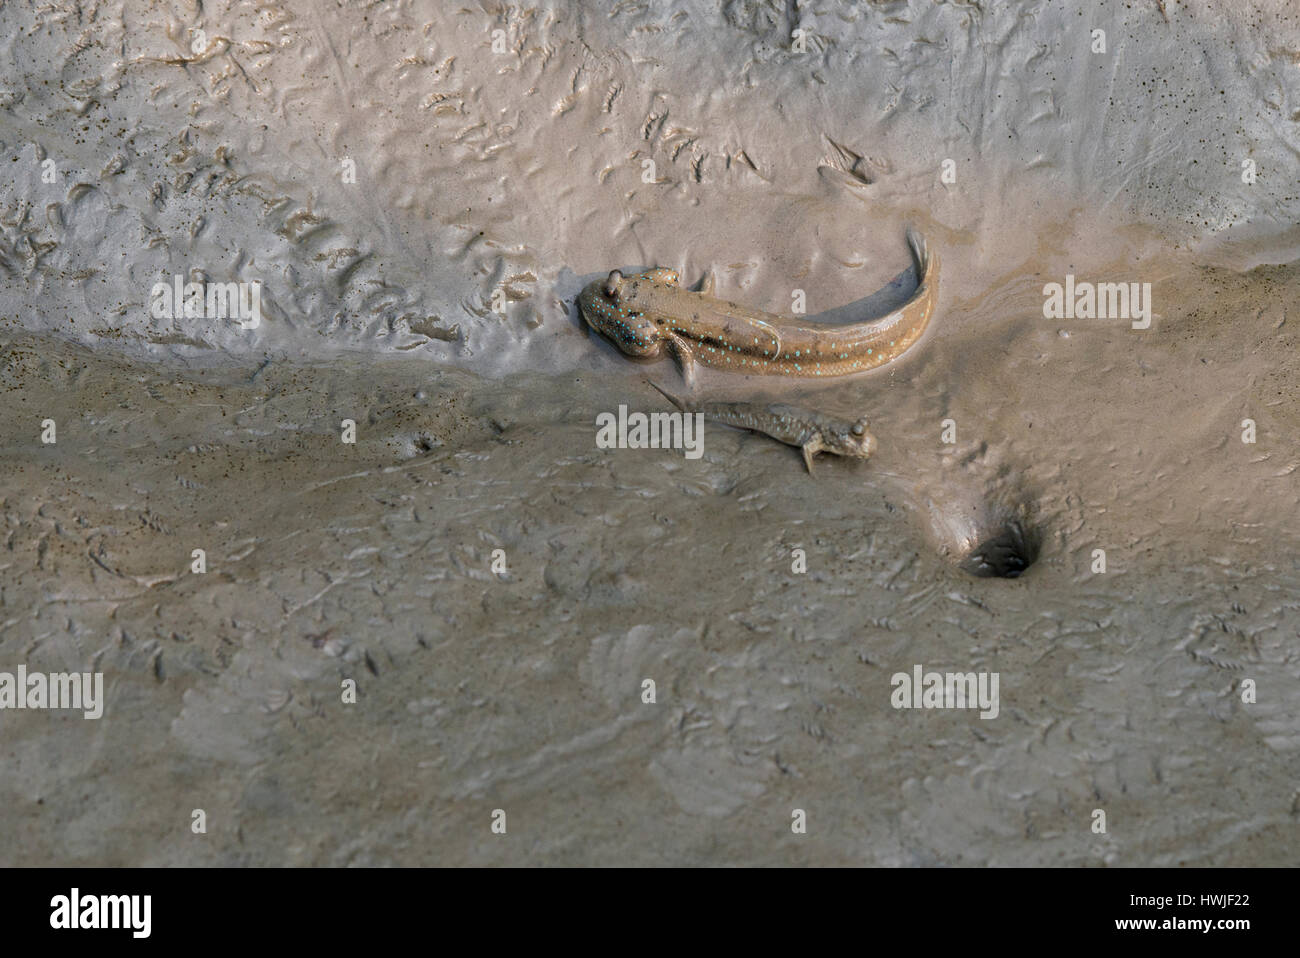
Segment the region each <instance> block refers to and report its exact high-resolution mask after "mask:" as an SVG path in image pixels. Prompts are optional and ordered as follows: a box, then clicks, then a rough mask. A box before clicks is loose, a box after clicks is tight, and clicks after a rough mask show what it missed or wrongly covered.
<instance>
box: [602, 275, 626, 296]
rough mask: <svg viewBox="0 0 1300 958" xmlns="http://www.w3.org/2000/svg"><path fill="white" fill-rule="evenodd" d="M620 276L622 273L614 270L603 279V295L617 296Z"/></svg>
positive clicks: (621, 276)
mask: <svg viewBox="0 0 1300 958" xmlns="http://www.w3.org/2000/svg"><path fill="white" fill-rule="evenodd" d="M622 278H623V274H622V273H620V272H619V271H618V270H614V271H613V272H611V273H610V274H609V278H608V279H606V280H605V295H606V296H608V297H609V298H610V299H614V298H615V297H617V296H618V284H619V280H621V279H622Z"/></svg>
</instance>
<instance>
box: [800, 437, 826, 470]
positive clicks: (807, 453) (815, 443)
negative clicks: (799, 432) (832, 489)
mask: <svg viewBox="0 0 1300 958" xmlns="http://www.w3.org/2000/svg"><path fill="white" fill-rule="evenodd" d="M801 448H802V450H803V464H804V465H805V466H807V467H808V475H810V476H811V475H812V474H813V456H815V455H817V453H819V452H821V451H822V450H823V449H824V448H825V447H824V446H823V445H822V437H821V436H820V435H818V436H814V437H813V438H812V439H809V440H808V441H807V442H806V443H804V444H803V446H802V447H801Z"/></svg>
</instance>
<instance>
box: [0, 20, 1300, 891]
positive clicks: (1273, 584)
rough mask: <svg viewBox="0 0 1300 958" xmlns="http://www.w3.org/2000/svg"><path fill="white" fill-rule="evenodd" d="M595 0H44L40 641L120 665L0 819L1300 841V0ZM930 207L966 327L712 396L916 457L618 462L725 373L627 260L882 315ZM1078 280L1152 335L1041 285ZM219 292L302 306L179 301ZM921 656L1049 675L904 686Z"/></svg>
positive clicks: (327, 844) (81, 855)
mask: <svg viewBox="0 0 1300 958" xmlns="http://www.w3.org/2000/svg"><path fill="white" fill-rule="evenodd" d="M594 6H595V5H590V4H572V5H570V4H564V3H558V2H557V3H553V4H548V5H543V6H540V7H537V8H528V9H523V10H521V9H519V8H513V7H511V8H504V7H503V8H497V7H495V6H494V5H493V4H489V3H484V4H477V5H476V4H470V5H467V6H465V7H463V8H457V10H456V11H454V12H451V13H448V12H445V10H444V8H443V5H441V4H421V3H397V4H384V5H380V6H374V5H363V4H340V5H336V4H317V3H309V2H280V3H275V2H272V3H264V4H260V5H259V7H258V9H259V10H262V11H263V13H264V14H265V15H264V16H259V17H256V18H252V17H246V16H244V15H243V14H239V11H240V10H241V9H243V8H241V7H238V6H237V5H233V4H231V5H227V4H220V3H218V4H208V3H205V4H203V5H202V8H201V9H200V8H198V7H196V6H194V5H189V4H183V3H176V4H167V3H146V2H143V0H127V2H124V3H118V4H109V5H100V6H99V7H96V10H95V11H89V10H85V9H82V8H81V7H80V6H79V5H75V4H72V3H71V2H65V0H55V2H51V3H47V4H43V5H42V6H41V7H40V9H39V10H33V9H31V8H29V7H27V6H26V5H22V4H5V5H3V6H0V26H4V27H5V29H4V30H3V31H0V35H2V36H4V37H6V39H5V40H3V41H2V43H0V46H2V47H3V58H0V59H2V62H3V72H2V75H0V86H2V89H0V140H2V141H3V145H2V147H0V156H3V158H4V159H5V160H6V164H5V166H6V170H7V171H8V170H10V169H12V171H13V175H12V176H11V177H9V178H7V180H6V183H5V185H3V186H2V187H0V210H2V212H3V216H0V241H2V245H0V283H2V285H0V396H3V415H0V511H2V513H3V530H2V531H0V536H2V539H0V671H6V670H8V671H12V670H13V669H14V668H15V667H16V666H17V665H19V664H22V665H25V666H26V668H27V669H28V670H29V671H47V672H55V671H70V670H78V671H80V670H95V671H101V672H103V674H104V676H105V687H106V692H107V702H106V705H105V711H104V716H103V717H102V718H101V719H99V720H94V721H86V720H83V719H82V718H81V716H80V715H79V714H76V713H70V712H64V711H34V710H28V711H8V710H6V711H5V712H3V713H0V756H2V758H0V831H2V832H3V834H4V835H5V836H6V840H5V842H4V843H3V844H0V849H2V850H0V863H2V864H6V865H13V864H35V863H41V864H69V865H131V864H149V865H179V864H230V865H237V864H244V865H280V864H300V865H346V864H358V865H362V864H386V865H387V864H400V865H417V864H444V865H457V864H641V865H655V864H710V865H712V864H784V863H794V864H823V865H824V864H843V865H848V864H867V865H985V864H996V865H1116V866H1128V865H1208V864H1218V865H1286V864H1294V863H1295V861H1296V855H1297V852H1298V851H1300V840H1298V838H1297V835H1298V831H1297V826H1298V825H1300V652H1298V650H1300V523H1298V522H1297V516H1298V515H1300V475H1298V473H1300V349H1298V347H1300V334H1298V332H1297V330H1298V328H1300V326H1298V324H1300V261H1298V260H1297V250H1298V249H1300V235H1297V233H1296V231H1295V225H1294V224H1295V223H1296V222H1297V216H1298V215H1300V199H1298V198H1297V195H1296V186H1295V184H1296V183H1297V182H1300V176H1298V175H1296V174H1297V159H1296V158H1297V157H1300V150H1297V144H1300V103H1298V102H1297V99H1296V90H1297V86H1296V80H1297V74H1296V69H1297V68H1296V66H1295V64H1296V62H1297V57H1298V56H1300V54H1297V51H1300V24H1297V22H1296V20H1295V16H1294V13H1292V12H1288V8H1287V5H1286V4H1282V3H1278V4H1272V5H1267V4H1265V5H1262V9H1261V10H1254V8H1252V11H1251V12H1250V13H1249V15H1248V14H1247V12H1242V13H1240V14H1235V13H1228V12H1216V11H1213V10H1211V9H1210V8H1209V7H1208V5H1201V4H1195V3H1193V4H1173V3H1170V4H1166V5H1163V6H1160V5H1156V4H1131V5H1124V4H1108V3H1099V4H1089V5H1085V6H1084V7H1082V8H1079V9H1075V8H1074V7H1063V6H1061V5H1057V4H1046V3H1044V4H1035V3H1014V4H997V5H993V9H990V10H988V11H984V10H982V9H981V8H980V7H978V6H976V5H973V4H943V3H929V2H921V0H915V2H912V3H910V4H885V5H882V4H863V5H853V6H849V5H843V6H839V5H827V7H828V9H826V10H818V11H812V10H805V11H803V13H802V14H801V15H802V16H804V17H805V18H806V23H807V25H808V27H809V29H810V30H811V47H810V49H811V52H810V53H808V54H805V55H804V58H803V59H799V58H796V57H794V56H793V55H792V54H791V52H790V51H789V49H788V36H789V32H790V29H791V27H792V24H791V23H790V22H788V21H789V12H788V11H789V9H791V5H789V4H783V3H770V4H769V3H760V2H752V3H740V2H728V3H720V4H715V3H706V2H703V0H699V2H695V0H681V2H678V3H675V4H647V5H619V6H618V8H617V9H616V10H615V12H613V13H612V14H609V15H606V14H605V13H603V12H602V13H599V14H597V13H594V12H592V9H594ZM800 6H801V5H794V9H798V8H800ZM74 7H76V9H74ZM363 10H366V11H370V12H369V13H368V14H366V15H364V16H363ZM237 14H238V15H237ZM1084 14H1086V15H1084ZM1095 24H1102V25H1104V26H1105V27H1106V28H1107V30H1108V33H1109V36H1110V42H1111V47H1110V50H1111V52H1110V54H1109V55H1108V56H1106V57H1099V56H1095V55H1093V54H1091V53H1089V51H1088V42H1089V40H1088V37H1089V28H1090V26H1091V25H1095ZM199 27H201V28H203V29H205V31H206V36H207V38H208V40H209V41H210V42H211V44H213V45H212V46H209V47H206V48H204V51H205V52H203V53H201V54H195V53H194V52H193V46H192V40H193V37H192V31H193V30H194V29H195V28H199ZM498 27H500V28H502V29H505V30H506V31H507V37H508V40H509V52H508V54H506V55H503V56H501V57H494V56H493V55H491V54H490V53H489V45H490V43H491V31H492V30H493V29H496V28H498ZM947 157H955V158H957V159H958V160H959V163H958V169H959V171H960V172H959V179H958V184H957V185H956V186H953V185H945V184H942V183H941V182H940V180H939V177H938V170H939V169H940V165H941V162H942V160H943V159H944V158H947ZM1243 157H1253V158H1254V159H1255V160H1256V161H1257V163H1258V166H1259V168H1260V170H1261V174H1260V178H1259V180H1258V181H1257V182H1256V183H1255V184H1254V185H1253V186H1247V185H1245V184H1244V183H1243V182H1242V180H1241V179H1240V177H1239V175H1238V173H1239V171H1240V160H1241V159H1242V158H1243ZM48 158H53V159H55V160H56V169H57V170H58V178H57V181H56V182H55V183H52V184H46V183H44V182H42V180H41V171H42V166H41V164H42V162H43V161H44V160H45V159H48ZM347 158H350V159H353V160H354V161H355V162H356V164H357V169H358V182H357V183H354V184H348V183H345V182H343V181H342V180H341V179H340V177H339V175H338V170H339V168H340V164H341V162H342V160H344V159H347ZM647 159H652V160H655V161H656V165H657V171H658V172H657V179H655V180H654V182H652V183H649V184H647V183H644V182H643V181H642V178H641V174H642V169H643V167H642V163H643V161H644V160H647ZM905 223H913V224H916V225H918V226H919V227H920V228H922V230H923V231H924V232H925V234H926V236H927V238H928V239H929V241H930V242H931V243H932V244H934V245H935V247H936V248H937V249H939V250H940V252H941V254H942V256H943V263H944V274H943V276H942V277H941V281H940V297H941V299H940V305H939V309H938V311H937V313H936V316H935V319H934V322H933V328H932V329H931V331H930V332H928V333H927V335H926V336H925V338H924V339H923V340H922V341H921V343H920V344H919V345H918V346H916V347H915V348H914V349H913V350H912V351H911V352H909V354H908V355H906V356H905V357H903V358H902V359H901V360H900V361H899V362H897V363H895V364H893V365H891V366H889V367H886V368H884V369H881V370H879V371H877V372H875V373H872V374H869V375H866V376H863V377H857V378H853V379H845V380H840V381H836V382H833V383H815V384H808V383H788V382H786V383H783V382H780V381H773V380H768V379H763V378H746V377H729V376H726V375H724V374H718V373H709V372H706V373H705V374H704V376H703V379H702V385H701V391H702V393H703V394H705V395H708V396H710V397H716V398H726V399H761V398H778V399H780V400H781V401H785V402H794V403H800V404H803V405H806V406H809V407H811V408H817V409H820V410H822V411H825V412H827V413H832V414H835V415H840V416H844V417H851V418H856V417H857V416H859V415H863V414H866V415H868V416H870V418H871V428H872V431H873V432H874V433H875V435H876V437H877V439H878V440H879V451H878V452H877V454H876V455H875V456H874V457H873V458H872V459H871V460H870V461H869V462H865V463H858V462H845V461H838V460H834V459H833V458H830V457H822V459H820V460H819V462H818V468H817V474H816V476H815V477H810V476H808V475H807V474H806V473H805V472H804V468H803V465H802V462H801V460H800V457H799V454H798V452H797V450H794V449H791V448H789V447H787V446H783V445H780V444H778V443H775V442H772V441H771V440H769V439H767V438H764V437H762V436H758V435H753V434H749V433H745V432H741V431H737V430H731V429H727V428H725V427H721V426H709V427H706V433H705V452H704V455H703V457H702V458H701V459H698V460H694V461H692V460H688V459H686V458H685V457H684V456H683V455H682V454H681V452H680V451H674V450H632V449H619V450H604V449H598V448H597V447H596V444H595V431H596V430H595V417H596V416H597V415H598V414H599V413H602V412H611V411H615V410H616V409H617V408H618V406H619V405H620V404H627V405H628V406H629V407H631V408H632V409H635V410H644V411H652V410H665V409H666V408H667V406H666V403H665V402H664V400H663V398H662V397H661V396H659V395H658V394H657V393H656V392H654V390H652V389H650V388H649V387H648V386H647V385H645V383H644V381H643V380H644V378H645V377H646V376H651V377H653V378H655V380H656V381H658V382H661V383H663V384H664V385H665V386H667V387H668V388H670V389H671V390H674V391H681V384H680V380H679V377H678V373H677V370H676V369H675V368H674V367H673V366H672V364H671V363H670V362H664V363H661V364H658V365H649V366H647V365H640V364H633V363H630V362H629V361H627V360H626V359H624V358H623V357H622V356H620V355H619V354H618V353H617V351H616V350H614V349H613V348H612V347H610V346H609V345H608V344H606V343H604V342H602V341H599V340H597V339H596V338H594V337H591V336H588V335H587V334H586V333H585V332H584V330H583V329H582V327H581V326H580V324H579V323H578V322H577V320H576V317H575V314H574V310H573V297H574V295H575V294H576V293H577V291H578V289H580V288H581V285H582V283H583V282H584V281H586V280H587V279H589V278H590V277H592V276H594V275H601V274H603V273H604V272H606V271H608V270H609V269H611V268H614V267H620V268H624V269H627V268H629V267H635V266H646V265H656V264H658V265H665V266H671V267H673V268H677V269H680V270H681V271H682V273H683V276H684V278H685V279H686V280H687V281H688V282H693V281H694V280H695V279H696V278H697V277H698V275H699V273H700V272H701V271H702V270H703V269H705V268H708V267H713V268H715V269H716V270H717V273H718V280H719V292H720V294H721V295H725V296H727V297H729V298H733V299H743V301H744V302H746V303H750V304H752V305H754V306H756V307H759V308H765V309H770V310H773V311H782V310H785V309H788V304H789V302H790V295H791V290H792V288H802V289H805V291H806V292H807V293H808V298H809V311H810V312H812V313H818V312H826V311H834V310H837V309H840V310H842V308H843V307H844V306H845V304H849V303H855V302H861V301H867V302H875V303H879V302H884V301H886V300H888V299H889V297H890V295H894V294H897V293H898V291H897V290H895V291H894V294H891V293H890V292H889V291H886V292H884V293H879V294H877V293H876V291H877V290H880V289H881V288H882V287H885V286H887V285H888V284H890V282H891V279H892V278H895V277H898V275H899V270H900V269H902V268H903V267H904V266H905V265H906V262H907V255H906V246H905V244H904V241H903V227H904V224H905ZM1288 264H1289V265H1288ZM1066 273H1073V274H1076V275H1077V276H1079V277H1080V278H1081V279H1085V278H1086V279H1093V280H1102V281H1115V282H1121V281H1123V282H1129V281H1141V282H1150V283H1152V285H1153V297H1154V302H1155V304H1156V313H1157V316H1156V318H1155V319H1154V321H1153V323H1152V325H1151V328H1150V329H1146V330H1135V329H1132V328H1131V327H1130V325H1129V323H1128V322H1126V321H1124V320H1097V319H1080V320H1049V319H1045V318H1044V316H1043V292H1042V290H1043V286H1044V284H1045V283H1048V282H1059V281H1061V280H1063V278H1064V276H1065V275H1066ZM176 274H179V275H183V276H185V277H186V278H192V277H198V278H202V277H204V276H207V277H210V278H212V279H221V280H259V281H261V282H263V283H264V288H265V290H266V303H267V314H266V317H265V321H264V322H263V323H262V325H261V326H260V327H259V328H258V329H256V330H251V331H250V330H242V329H240V328H239V327H238V326H237V325H235V324H232V323H228V322H227V323H222V322H213V321H211V320H210V319H184V318H182V319H177V320H158V319H155V318H153V317H152V316H151V315H150V311H149V308H148V298H149V294H150V287H151V286H152V284H153V283H155V282H157V281H159V280H166V279H168V278H169V277H171V276H172V275H176ZM497 290H501V291H503V293H504V306H503V307H502V309H500V310H496V309H494V308H493V304H492V298H493V293H494V292H495V291H497ZM873 294H875V295H877V297H878V298H877V299H875V300H871V299H869V297H871V296H872V295H873ZM837 315H838V314H837ZM46 419H52V420H54V421H55V423H56V426H57V442H56V443H54V444H45V443H42V442H41V438H40V437H41V431H42V425H41V424H42V422H43V421H44V420H46ZM1246 419H1250V420H1252V421H1253V422H1254V423H1255V428H1256V441H1255V442H1254V443H1244V442H1243V441H1242V438H1241V437H1242V422H1243V420H1246ZM344 420H352V421H354V422H355V424H356V440H357V441H356V442H355V443H354V444H347V443H344V442H343V441H341V438H340V436H341V424H342V422H343V421H344ZM948 420H951V423H952V428H954V429H955V441H954V442H951V443H947V442H944V441H943V439H942V436H943V432H944V430H945V421H948ZM1009 530H1011V532H1012V536H1011V540H1007V539H1005V538H1004V539H1003V541H1002V542H1001V545H1000V546H999V543H998V541H997V540H998V538H999V537H1000V536H1006V535H1007V534H1008V531H1009ZM1016 537H1019V538H1016ZM1029 540H1032V542H1033V545H1034V548H1033V550H1023V551H1027V552H1028V551H1032V552H1033V553H1034V554H1035V558H1034V561H1033V562H1032V564H1031V565H1030V566H1029V567H1028V568H1027V569H1025V570H1023V574H1022V575H1020V576H1019V577H1017V578H1002V577H996V576H995V577H978V576H975V575H972V574H971V572H970V569H971V568H972V564H971V562H972V560H971V558H970V554H971V552H972V550H977V549H979V548H981V547H983V548H985V550H986V551H987V553H988V554H989V555H997V554H1003V553H1005V552H1006V548H1007V541H1012V542H1013V551H1015V550H1018V549H1021V548H1022V547H1021V546H1020V545H1015V543H1016V542H1019V543H1024V542H1026V541H1029ZM999 548H1001V550H1002V551H1001V553H999V551H998V550H999ZM196 549H202V550H204V551H205V554H206V571H205V572H203V573H195V572H193V571H191V563H192V561H193V560H192V554H193V551H194V550H196ZM496 550H501V552H502V553H504V562H505V571H504V572H494V571H493V563H494V558H493V557H494V553H495V552H496ZM798 550H801V552H798ZM1095 550H1104V552H1105V558H1106V571H1105V572H1104V573H1103V572H1096V571H1094V569H1095V568H1096V561H1097V560H1096V556H1095ZM798 555H802V556H803V557H804V558H805V559H806V563H807V571H806V572H802V573H801V572H795V571H794V565H795V562H796V558H797V556H798ZM918 664H919V665H922V666H924V668H925V669H926V670H936V671H941V672H948V671H959V672H969V671H992V672H997V673H998V674H999V675H1000V677H1001V693H1000V711H999V714H998V716H997V718H995V719H987V720H986V719H981V718H980V717H979V716H978V715H977V714H976V713H975V712H973V711H922V710H897V709H895V708H893V707H892V706H891V701H890V698H891V676H892V675H893V674H894V673H897V672H910V671H911V670H912V668H913V667H914V666H915V665H918ZM647 679H650V680H653V681H654V683H655V687H656V701H655V703H654V704H646V703H644V702H643V701H642V687H643V686H642V683H643V682H644V681H645V680H647ZM348 680H352V681H355V683H356V689H357V698H356V702H355V704H348V703H345V702H344V701H343V694H342V690H343V686H344V684H345V683H346V682H347V681H348ZM1248 683H1254V686H1255V689H1256V700H1255V701H1254V702H1250V703H1248V702H1246V701H1243V699H1244V698H1246V697H1248V696H1246V695H1244V693H1245V691H1246V689H1247V688H1248ZM194 809H203V810H204V811H205V812H206V814H207V832H206V834H202V835H196V834H193V833H192V831H191V827H190V825H191V815H192V812H193V810H194ZM495 809H502V810H504V811H505V812H506V814H507V818H508V832H507V834H506V835H505V836H501V835H495V834H493V833H492V831H491V830H490V826H491V823H492V813H493V811H494V810H495ZM794 809H803V810H805V811H806V812H807V817H808V831H807V834H793V833H792V830H791V815H792V811H793V810H794ZM1096 809H1102V810H1104V811H1105V813H1106V817H1107V830H1106V832H1105V833H1104V834H1098V833H1095V832H1094V831H1093V830H1092V827H1091V826H1092V824H1093V820H1094V819H1093V812H1094V810H1096Z"/></svg>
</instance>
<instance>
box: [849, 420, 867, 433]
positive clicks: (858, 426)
mask: <svg viewBox="0 0 1300 958" xmlns="http://www.w3.org/2000/svg"><path fill="white" fill-rule="evenodd" d="M849 431H850V432H852V433H853V435H855V436H861V435H862V434H863V433H864V432H866V431H867V427H866V426H864V425H863V424H862V423H860V422H855V423H854V424H853V428H852V429H851V430H849Z"/></svg>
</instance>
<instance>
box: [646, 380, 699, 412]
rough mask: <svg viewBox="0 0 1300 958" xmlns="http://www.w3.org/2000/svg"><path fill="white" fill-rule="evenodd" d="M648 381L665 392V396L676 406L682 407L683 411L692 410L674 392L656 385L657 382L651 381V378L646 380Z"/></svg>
mask: <svg viewBox="0 0 1300 958" xmlns="http://www.w3.org/2000/svg"><path fill="white" fill-rule="evenodd" d="M646 382H647V383H649V385H651V386H654V387H655V389H658V390H659V392H661V393H663V396H664V398H665V399H667V400H668V401H669V402H670V403H672V404H673V405H674V406H676V407H677V408H678V409H680V410H681V411H682V412H690V410H689V409H687V408H686V403H684V402H682V401H681V400H680V399H678V398H677V397H676V396H674V395H673V394H672V393H670V392H667V391H666V390H664V389H662V388H661V387H659V386H658V385H656V384H655V383H652V382H650V380H648V379H647V380H646Z"/></svg>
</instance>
